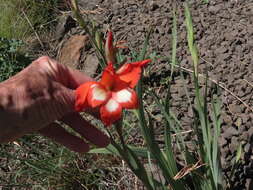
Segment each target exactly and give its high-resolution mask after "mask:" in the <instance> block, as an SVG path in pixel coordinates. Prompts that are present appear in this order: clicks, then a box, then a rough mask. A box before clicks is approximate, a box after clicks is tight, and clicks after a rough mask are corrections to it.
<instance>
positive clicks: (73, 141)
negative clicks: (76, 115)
mask: <svg viewBox="0 0 253 190" xmlns="http://www.w3.org/2000/svg"><path fill="white" fill-rule="evenodd" d="M38 132H39V133H40V134H41V135H43V136H45V137H48V138H50V139H52V140H54V141H55V142H57V143H59V144H62V145H64V146H65V147H67V148H68V149H70V150H72V151H75V152H79V153H85V152H88V151H89V145H88V144H87V143H85V142H84V141H83V140H82V139H81V138H79V137H76V136H74V135H71V134H70V133H68V132H67V131H66V130H65V129H64V128H62V127H61V126H60V125H59V124H57V123H52V124H50V125H49V126H47V127H45V128H43V129H41V130H39V131H38Z"/></svg>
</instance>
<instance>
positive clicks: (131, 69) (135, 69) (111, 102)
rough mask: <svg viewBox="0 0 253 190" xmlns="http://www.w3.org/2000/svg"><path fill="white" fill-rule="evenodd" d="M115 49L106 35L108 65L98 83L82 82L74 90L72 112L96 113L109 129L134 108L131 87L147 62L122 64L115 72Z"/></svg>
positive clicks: (133, 96) (136, 103)
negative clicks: (89, 110)
mask: <svg viewBox="0 0 253 190" xmlns="http://www.w3.org/2000/svg"><path fill="white" fill-rule="evenodd" d="M116 50H117V47H116V46H114V45H113V35H112V32H111V31H109V32H108V35H107V38H106V43H105V56H106V60H107V62H108V65H107V67H106V68H105V69H104V71H103V74H102V78H101V80H100V81H99V82H96V81H91V82H86V83H84V84H82V85H81V86H79V87H78V88H77V90H76V102H75V110H76V111H78V112H79V111H82V110H83V109H85V108H96V107H99V109H100V117H101V120H102V121H103V123H104V124H105V125H111V124H112V123H114V122H115V121H117V120H119V119H120V118H121V114H122V109H124V108H127V109H136V108H137V107H138V98H137V94H136V92H135V91H134V89H133V88H134V87H135V86H136V84H137V83H138V81H139V79H140V76H141V71H142V67H144V66H145V65H146V64H147V63H149V62H150V61H151V60H150V59H147V60H143V61H138V62H133V63H126V64H124V65H123V66H121V67H120V68H119V69H118V70H117V71H115V70H114V67H113V64H114V63H115V61H116V57H115V53H116Z"/></svg>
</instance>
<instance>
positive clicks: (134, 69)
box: [116, 59, 151, 88]
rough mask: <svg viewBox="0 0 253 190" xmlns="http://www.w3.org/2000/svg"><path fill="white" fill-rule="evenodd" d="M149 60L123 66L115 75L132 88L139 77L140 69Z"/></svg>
mask: <svg viewBox="0 0 253 190" xmlns="http://www.w3.org/2000/svg"><path fill="white" fill-rule="evenodd" d="M150 61H151V60H150V59H147V60H143V61H138V62H133V63H127V64H124V65H123V66H122V67H121V68H120V69H119V70H118V71H117V72H116V73H117V75H118V77H119V79H120V80H122V81H124V82H126V83H128V84H129V87H131V88H134V87H135V86H136V84H137V83H138V81H139V79H140V76H141V68H142V67H143V66H145V65H146V64H147V63H149V62H150Z"/></svg>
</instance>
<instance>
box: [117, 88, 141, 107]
mask: <svg viewBox="0 0 253 190" xmlns="http://www.w3.org/2000/svg"><path fill="white" fill-rule="evenodd" d="M112 98H113V99H114V100H116V101H117V102H118V103H120V105H121V106H122V108H127V109H136V108H138V97H137V94H136V92H135V91H134V90H133V89H131V88H128V89H123V90H120V91H118V92H115V93H113V95H112Z"/></svg>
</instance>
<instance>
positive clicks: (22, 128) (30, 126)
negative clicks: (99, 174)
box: [0, 56, 109, 153]
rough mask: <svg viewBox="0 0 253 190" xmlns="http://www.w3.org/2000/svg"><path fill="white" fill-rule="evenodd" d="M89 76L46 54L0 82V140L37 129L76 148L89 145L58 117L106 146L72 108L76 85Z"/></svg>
mask: <svg viewBox="0 0 253 190" xmlns="http://www.w3.org/2000/svg"><path fill="white" fill-rule="evenodd" d="M90 80H91V79H90V78H89V77H87V76H84V75H83V74H81V73H80V72H78V71H76V70H72V69H69V68H67V67H65V66H63V65H61V64H58V63H57V62H56V61H55V60H52V59H50V58H49V57H46V56H44V57H41V58H39V59H37V60H35V61H34V62H33V63H32V64H31V65H29V66H28V67H27V68H25V69H24V70H23V71H21V72H20V73H18V74H17V75H15V76H13V77H12V78H10V79H8V80H6V81H4V82H2V83H0V143H4V142H10V141H13V140H15V139H17V138H19V137H21V136H23V135H25V134H27V133H31V132H37V133H40V134H41V135H43V136H46V137H49V138H51V139H53V140H54V141H56V142H58V143H60V144H62V145H64V146H66V147H68V148H69V149H71V150H73V151H76V152H80V153H82V152H87V151H88V150H89V146H88V144H87V143H86V142H84V141H83V140H82V139H81V138H79V137H76V136H73V135H72V134H70V133H68V132H67V131H66V130H65V129H63V128H62V127H61V126H60V125H59V124H58V123H56V122H55V120H60V121H63V122H64V123H66V124H67V125H68V126H70V127H71V128H72V129H74V130H75V131H76V132H78V133H79V134H80V135H81V136H82V137H84V138H85V139H86V140H88V141H90V142H91V143H93V144H95V145H97V146H99V147H105V146H106V145H107V144H108V143H109V139H108V138H107V136H105V135H104V134H103V133H102V132H100V131H99V130H98V129H96V128H95V127H94V126H92V125H90V124H89V123H88V122H87V121H86V120H84V119H83V118H82V117H81V116H80V115H79V114H78V113H76V112H75V111H74V104H75V89H76V88H77V87H78V86H79V85H80V84H82V83H84V82H87V81H90Z"/></svg>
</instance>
